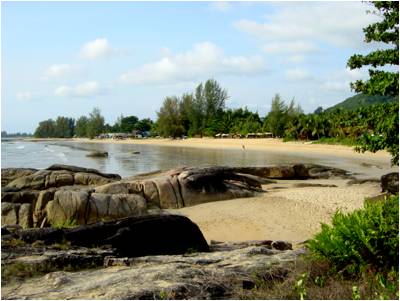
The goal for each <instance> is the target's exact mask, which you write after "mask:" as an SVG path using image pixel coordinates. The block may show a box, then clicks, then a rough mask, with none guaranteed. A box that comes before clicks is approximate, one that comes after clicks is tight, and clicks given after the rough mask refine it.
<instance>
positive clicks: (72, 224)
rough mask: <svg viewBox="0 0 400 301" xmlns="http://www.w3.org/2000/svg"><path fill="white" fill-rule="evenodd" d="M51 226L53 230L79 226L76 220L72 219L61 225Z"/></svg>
mask: <svg viewBox="0 0 400 301" xmlns="http://www.w3.org/2000/svg"><path fill="white" fill-rule="evenodd" d="M51 226H52V228H56V229H62V228H74V227H77V226H79V224H78V222H77V220H76V219H73V218H71V219H67V220H65V221H63V222H60V223H55V224H52V225H51Z"/></svg>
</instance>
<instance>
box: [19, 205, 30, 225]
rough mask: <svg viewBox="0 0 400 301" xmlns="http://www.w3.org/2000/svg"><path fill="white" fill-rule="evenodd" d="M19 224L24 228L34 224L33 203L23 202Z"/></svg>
mask: <svg viewBox="0 0 400 301" xmlns="http://www.w3.org/2000/svg"><path fill="white" fill-rule="evenodd" d="M18 218H19V220H18V224H19V225H20V226H22V227H23V228H25V229H26V228H31V227H32V226H33V221H32V205H31V204H21V207H20V208H19V214H18Z"/></svg>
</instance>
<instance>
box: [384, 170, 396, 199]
mask: <svg viewBox="0 0 400 301" xmlns="http://www.w3.org/2000/svg"><path fill="white" fill-rule="evenodd" d="M381 187H382V192H390V193H392V194H396V193H399V173H398V172H392V173H388V174H386V175H383V176H382V177H381Z"/></svg>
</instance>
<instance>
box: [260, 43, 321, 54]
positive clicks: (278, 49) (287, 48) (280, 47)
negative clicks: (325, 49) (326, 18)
mask: <svg viewBox="0 0 400 301" xmlns="http://www.w3.org/2000/svg"><path fill="white" fill-rule="evenodd" d="M262 50H264V51H265V52H266V53H304V52H315V51H318V47H317V46H316V45H315V44H314V43H311V42H308V41H293V42H273V43H268V44H265V45H264V46H262Z"/></svg>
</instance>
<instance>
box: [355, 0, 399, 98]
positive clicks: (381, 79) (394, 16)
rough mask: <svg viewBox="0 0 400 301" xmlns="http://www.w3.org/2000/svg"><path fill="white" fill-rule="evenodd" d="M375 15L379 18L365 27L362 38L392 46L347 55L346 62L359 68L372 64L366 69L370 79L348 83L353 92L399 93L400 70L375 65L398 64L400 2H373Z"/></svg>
mask: <svg viewBox="0 0 400 301" xmlns="http://www.w3.org/2000/svg"><path fill="white" fill-rule="evenodd" d="M372 4H373V5H374V7H375V9H376V11H375V12H374V13H375V14H377V15H380V16H382V21H380V22H377V23H373V24H371V25H369V26H367V27H366V28H364V33H365V42H367V43H370V42H383V43H386V44H389V45H390V46H392V47H393V48H389V49H383V50H376V51H373V52H371V53H369V54H367V55H360V54H355V55H353V56H352V57H350V59H349V61H348V62H347V66H348V67H350V69H358V68H361V67H363V66H372V67H373V68H375V69H369V76H370V79H369V80H367V81H361V80H358V81H356V82H354V83H352V84H351V87H352V89H353V90H355V91H356V92H362V93H365V94H368V95H391V96H396V95H397V96H398V95H399V72H389V71H383V70H378V69H376V68H378V67H382V66H385V65H399V3H398V2H397V1H375V2H372Z"/></svg>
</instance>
